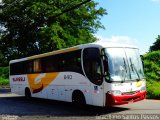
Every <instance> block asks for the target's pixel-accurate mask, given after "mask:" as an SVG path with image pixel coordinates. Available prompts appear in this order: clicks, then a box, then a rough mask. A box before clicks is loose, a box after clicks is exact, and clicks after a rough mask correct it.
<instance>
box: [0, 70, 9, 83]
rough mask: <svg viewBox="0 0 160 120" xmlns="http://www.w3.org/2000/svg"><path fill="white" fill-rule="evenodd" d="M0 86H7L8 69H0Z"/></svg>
mask: <svg viewBox="0 0 160 120" xmlns="http://www.w3.org/2000/svg"><path fill="white" fill-rule="evenodd" d="M0 85H9V68H8V67H0Z"/></svg>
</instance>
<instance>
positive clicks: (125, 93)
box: [123, 91, 137, 95]
mask: <svg viewBox="0 0 160 120" xmlns="http://www.w3.org/2000/svg"><path fill="white" fill-rule="evenodd" d="M136 93H137V91H132V92H124V93H123V95H133V94H136Z"/></svg>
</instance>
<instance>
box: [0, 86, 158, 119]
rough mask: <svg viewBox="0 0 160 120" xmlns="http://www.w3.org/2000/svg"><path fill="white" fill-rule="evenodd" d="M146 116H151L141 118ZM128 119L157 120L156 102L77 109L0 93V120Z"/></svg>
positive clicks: (7, 91) (0, 90) (64, 104)
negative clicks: (154, 119)
mask: <svg viewBox="0 0 160 120" xmlns="http://www.w3.org/2000/svg"><path fill="white" fill-rule="evenodd" d="M133 114H135V116H133ZM146 114H151V115H150V116H149V117H148V116H144V115H146ZM153 114H157V115H156V116H155V115H153ZM131 115H132V116H131ZM136 115H137V116H136ZM140 115H141V116H140ZM142 115H143V116H142ZM126 117H127V118H126ZM128 117H129V118H132V119H136V117H139V118H140V119H142V118H143V119H147V120H150V119H151V118H154V117H155V118H157V117H159V119H160V100H144V101H140V102H137V103H132V104H127V105H121V106H116V107H112V108H110V109H106V108H100V107H93V106H87V107H85V108H81V109H80V108H77V107H75V106H73V105H72V104H71V103H66V102H58V101H53V100H44V99H31V100H27V99H25V97H23V96H18V95H15V94H12V93H10V90H9V89H0V120H1V119H2V120H21V119H22V120H53V119H57V120H58V119H64V120H83V119H84V120H93V119H97V120H98V119H107V120H110V119H111V118H112V119H119V120H120V119H124V118H126V119H128ZM157 119H158V118H157Z"/></svg>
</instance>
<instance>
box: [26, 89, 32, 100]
mask: <svg viewBox="0 0 160 120" xmlns="http://www.w3.org/2000/svg"><path fill="white" fill-rule="evenodd" d="M25 97H26V98H27V99H29V98H31V92H30V89H29V88H28V87H27V88H26V89H25Z"/></svg>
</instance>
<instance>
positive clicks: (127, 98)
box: [106, 91, 147, 106]
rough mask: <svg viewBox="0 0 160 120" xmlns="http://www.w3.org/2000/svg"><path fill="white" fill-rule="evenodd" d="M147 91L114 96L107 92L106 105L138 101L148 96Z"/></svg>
mask: <svg viewBox="0 0 160 120" xmlns="http://www.w3.org/2000/svg"><path fill="white" fill-rule="evenodd" d="M146 93H147V92H146V91H144V92H138V93H136V94H133V95H120V96H114V95H112V94H109V93H106V106H114V105H122V104H128V103H133V102H137V101H140V100H143V99H145V98H146Z"/></svg>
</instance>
